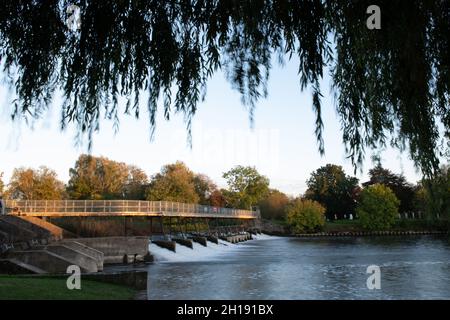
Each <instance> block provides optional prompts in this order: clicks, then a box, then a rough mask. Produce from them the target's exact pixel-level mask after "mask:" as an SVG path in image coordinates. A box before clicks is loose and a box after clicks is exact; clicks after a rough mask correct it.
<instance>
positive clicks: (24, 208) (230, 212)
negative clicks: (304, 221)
mask: <svg viewBox="0 0 450 320" xmlns="http://www.w3.org/2000/svg"><path fill="white" fill-rule="evenodd" d="M3 203H4V205H5V207H6V211H7V213H10V214H11V213H12V214H14V212H16V211H20V213H21V214H27V213H28V214H38V213H39V214H45V213H55V214H56V213H64V214H70V213H95V214H102V215H109V214H110V215H111V214H114V213H116V214H117V213H123V214H124V213H140V214H145V213H160V214H164V213H177V214H180V216H181V215H183V214H185V215H186V214H187V215H189V214H195V215H197V216H201V215H204V216H209V215H220V216H224V217H249V218H259V217H260V213H259V210H256V211H252V210H243V209H233V208H223V207H213V206H206V205H197V204H188V203H180V202H173V201H141V200H3Z"/></svg>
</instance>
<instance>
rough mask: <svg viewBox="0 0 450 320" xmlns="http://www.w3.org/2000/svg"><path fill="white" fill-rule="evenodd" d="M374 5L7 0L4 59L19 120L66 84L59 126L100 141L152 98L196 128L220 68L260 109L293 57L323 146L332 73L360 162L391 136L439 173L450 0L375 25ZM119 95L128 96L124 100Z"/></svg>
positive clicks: (388, 11)
mask: <svg viewBox="0 0 450 320" xmlns="http://www.w3.org/2000/svg"><path fill="white" fill-rule="evenodd" d="M73 4H76V5H77V6H78V7H79V9H80V16H79V18H80V24H79V25H77V26H78V27H79V28H78V29H77V30H73V29H74V28H69V27H70V26H68V25H67V20H68V17H69V15H70V13H67V12H66V10H67V8H68V6H69V5H73ZM372 4H373V2H372V1H369V0H361V1H348V0H324V1H320V0H299V1H287V0H261V1H259V0H258V1H254V0H249V1H179V0H165V1H134V0H124V1H116V0H104V1H79V0H77V1H72V0H70V1H69V0H53V1H17V0H4V1H3V2H2V10H1V11H0V61H1V62H2V68H4V69H3V74H4V75H5V79H6V80H7V81H9V84H10V85H11V87H12V88H13V89H15V92H14V93H15V95H14V101H13V103H12V106H13V108H12V110H11V113H12V118H13V119H16V118H18V117H25V118H29V117H34V118H40V117H44V116H45V115H46V114H47V113H45V112H43V111H44V110H46V108H47V107H48V106H49V104H50V103H51V102H52V101H53V100H54V99H52V98H53V97H54V96H55V95H56V94H57V93H59V92H62V95H63V102H62V107H61V115H62V117H61V122H62V124H63V127H65V126H66V125H67V124H69V123H72V124H74V125H75V126H76V127H77V128H78V130H79V132H80V133H82V134H83V133H86V134H87V135H88V137H89V139H90V140H89V141H91V140H92V137H93V133H94V132H95V131H96V130H99V128H100V122H102V119H104V118H106V119H113V121H114V122H115V124H117V125H118V123H119V118H120V115H121V114H122V113H125V114H132V115H133V116H135V117H139V116H140V115H141V114H142V108H143V106H141V105H140V100H143V99H140V98H141V95H142V94H143V93H145V94H146V95H148V98H147V99H145V100H146V101H147V105H146V106H145V110H148V111H149V125H150V128H151V132H152V133H153V130H154V128H155V125H156V119H157V117H156V114H157V111H158V107H160V106H162V108H163V112H164V115H165V118H167V119H168V118H170V116H171V114H172V112H181V113H184V116H185V119H186V126H187V128H188V129H189V128H191V120H192V117H193V116H194V114H195V112H196V110H197V107H198V104H199V102H200V101H201V100H202V99H203V98H204V97H205V94H206V87H207V83H208V81H209V79H210V78H211V77H212V76H213V75H214V73H215V72H218V71H220V70H222V71H224V72H225V74H226V75H227V79H228V81H229V82H230V84H231V86H232V88H233V89H235V90H237V91H238V92H239V93H240V94H241V95H242V101H243V103H244V104H245V105H247V106H249V110H250V115H253V114H254V113H253V110H254V107H255V105H256V102H257V101H258V100H259V99H261V98H264V97H266V96H267V94H268V90H267V89H268V87H267V83H268V79H269V76H270V70H271V67H272V65H273V61H274V60H275V59H274V58H278V59H277V60H279V61H280V63H283V61H285V60H286V59H290V58H291V57H292V56H295V57H296V59H297V64H298V68H297V69H298V77H299V84H300V85H299V90H302V91H303V90H310V91H311V93H312V98H311V106H312V108H313V110H314V112H315V114H316V119H315V127H316V130H315V133H316V138H317V140H318V145H319V152H320V153H323V152H324V144H323V138H322V131H323V126H324V123H323V121H322V120H323V119H322V103H321V97H322V88H321V80H322V79H323V74H324V72H326V70H331V85H332V87H333V91H334V96H335V102H336V103H335V104H334V105H335V107H336V111H337V115H338V117H339V121H340V123H341V125H342V139H343V142H344V144H345V147H346V151H347V155H348V156H349V158H350V159H351V161H352V162H353V164H354V165H355V166H356V165H358V164H361V163H362V161H363V159H364V154H365V149H366V148H369V149H374V148H377V147H384V146H386V145H388V144H391V145H393V146H395V147H397V148H399V149H402V150H404V149H406V150H408V152H409V154H410V157H411V158H412V160H413V161H414V162H415V164H416V165H417V166H418V167H420V168H421V169H422V171H423V172H424V173H425V174H426V175H427V176H428V175H431V174H432V173H433V172H435V171H436V170H438V167H439V159H438V156H439V153H440V152H441V151H442V148H441V144H440V143H439V142H440V140H441V139H442V140H445V141H447V142H448V141H449V138H450V104H449V93H450V72H449V71H448V70H449V69H450V66H449V65H450V60H449V59H448V48H449V46H450V44H449V41H450V38H449V37H448V34H449V33H450V13H449V12H450V10H449V6H450V5H449V1H448V0H441V1H428V0H416V1H390V0H380V1H377V5H378V6H379V7H380V10H381V13H382V18H381V23H382V27H381V29H379V30H371V29H369V28H368V27H367V24H366V20H367V19H368V17H369V16H368V15H367V13H366V12H367V9H368V7H369V6H370V5H372ZM74 20H75V19H74ZM120 97H125V98H126V99H127V103H125V104H124V105H121V104H119V103H118V101H119V98H120ZM160 99H161V100H162V102H163V103H159V102H160V101H159V100H160ZM103 115H104V116H103ZM440 123H442V130H440V129H439V124H440ZM442 145H445V143H444V144H442ZM299 147H300V145H299Z"/></svg>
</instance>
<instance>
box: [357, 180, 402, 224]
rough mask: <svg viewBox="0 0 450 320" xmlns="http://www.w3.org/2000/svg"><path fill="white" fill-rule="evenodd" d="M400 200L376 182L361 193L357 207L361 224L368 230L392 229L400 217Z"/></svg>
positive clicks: (387, 188)
mask: <svg viewBox="0 0 450 320" xmlns="http://www.w3.org/2000/svg"><path fill="white" fill-rule="evenodd" d="M399 205H400V201H399V200H398V199H397V197H396V196H395V194H394V192H393V191H392V190H391V189H390V188H389V187H386V186H384V185H382V184H374V185H371V186H369V187H367V188H365V189H364V190H363V191H362V193H361V198H360V202H359V204H358V207H357V209H356V213H357V214H358V217H359V221H360V223H361V226H362V227H363V228H364V229H367V230H385V229H390V228H391V227H392V225H393V224H394V223H395V220H396V218H397V217H398V208H399Z"/></svg>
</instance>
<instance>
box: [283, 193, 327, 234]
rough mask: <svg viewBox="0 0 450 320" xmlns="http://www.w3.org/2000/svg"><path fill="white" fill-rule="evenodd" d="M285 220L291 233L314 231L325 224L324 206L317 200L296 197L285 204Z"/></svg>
mask: <svg viewBox="0 0 450 320" xmlns="http://www.w3.org/2000/svg"><path fill="white" fill-rule="evenodd" d="M286 221H287V223H288V225H289V226H290V228H291V231H292V232H293V233H302V232H316V231H319V230H320V229H321V228H322V227H323V226H324V225H325V208H324V207H323V206H322V205H321V204H320V203H318V202H317V201H313V200H308V199H301V198H296V199H294V200H292V201H291V202H290V203H289V204H288V205H287V206H286Z"/></svg>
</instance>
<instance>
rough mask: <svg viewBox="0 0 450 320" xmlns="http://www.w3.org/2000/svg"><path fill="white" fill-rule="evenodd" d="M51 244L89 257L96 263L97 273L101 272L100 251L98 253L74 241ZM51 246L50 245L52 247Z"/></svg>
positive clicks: (101, 259) (101, 256)
mask: <svg viewBox="0 0 450 320" xmlns="http://www.w3.org/2000/svg"><path fill="white" fill-rule="evenodd" d="M53 244H56V245H57V244H62V245H64V246H66V247H69V248H72V249H74V250H76V251H79V252H81V253H83V254H85V255H87V256H90V257H92V258H94V260H95V261H96V262H97V269H98V271H102V270H103V259H104V254H103V252H101V251H98V250H96V249H94V248H91V247H88V246H86V245H84V244H82V243H79V242H77V241H75V240H62V241H60V242H56V243H53ZM53 244H51V245H53Z"/></svg>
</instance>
